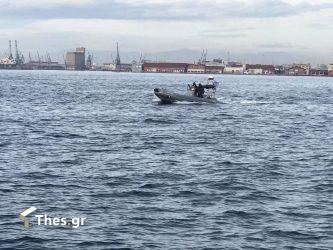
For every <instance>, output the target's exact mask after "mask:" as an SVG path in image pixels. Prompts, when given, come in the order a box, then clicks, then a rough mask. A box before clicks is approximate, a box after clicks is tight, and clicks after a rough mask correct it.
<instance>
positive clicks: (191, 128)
mask: <svg viewBox="0 0 333 250" xmlns="http://www.w3.org/2000/svg"><path fill="white" fill-rule="evenodd" d="M205 77H206V76H202V75H175V74H165V75H163V74H130V73H128V74H127V73H124V74H123V73H118V74H117V73H109V72H54V71H50V72H47V71H34V72H28V71H0V105H1V109H0V248H1V249H6V248H7V249H110V248H111V249H115V248H133V249H149V248H155V249H203V248H206V249H208V248H216V249H217V248H218V249H332V248H333V232H332V228H333V219H332V216H333V202H332V201H333V78H316V77H276V76H267V77H266V76H226V75H222V76H216V79H217V80H219V81H221V82H222V84H221V86H220V89H219V91H218V96H219V100H220V103H218V104H216V105H214V104H213V105H211V104H204V105H200V104H175V105H160V104H158V102H157V100H156V98H154V96H153V89H154V88H155V87H165V88H168V89H173V90H174V91H176V92H182V91H183V90H184V89H185V88H186V85H184V83H190V82H191V81H193V80H203V79H204V78H205ZM31 206H35V207H37V211H36V213H37V212H38V213H39V214H48V215H49V216H53V217H86V218H87V223H86V224H85V225H84V226H81V227H79V228H77V229H74V228H71V227H69V226H65V227H64V226H62V227H61V226H60V227H56V226H38V225H36V221H33V217H32V219H31V220H32V227H31V228H30V229H28V230H27V229H24V227H23V224H22V222H21V221H20V220H19V217H18V215H19V213H20V212H22V211H23V210H25V209H27V208H29V207H31Z"/></svg>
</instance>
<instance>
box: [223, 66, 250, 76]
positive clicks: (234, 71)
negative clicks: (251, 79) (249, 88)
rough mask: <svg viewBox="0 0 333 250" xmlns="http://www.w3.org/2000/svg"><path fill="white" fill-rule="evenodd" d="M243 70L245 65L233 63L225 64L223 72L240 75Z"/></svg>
mask: <svg viewBox="0 0 333 250" xmlns="http://www.w3.org/2000/svg"><path fill="white" fill-rule="evenodd" d="M244 71H245V65H240V64H235V65H227V66H225V68H224V74H235V75H242V74H244Z"/></svg>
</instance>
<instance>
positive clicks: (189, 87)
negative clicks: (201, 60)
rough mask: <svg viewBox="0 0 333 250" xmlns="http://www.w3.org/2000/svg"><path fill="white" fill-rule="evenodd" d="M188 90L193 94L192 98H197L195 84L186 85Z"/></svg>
mask: <svg viewBox="0 0 333 250" xmlns="http://www.w3.org/2000/svg"><path fill="white" fill-rule="evenodd" d="M188 89H189V90H190V91H191V92H192V93H193V95H194V96H198V86H197V83H196V82H193V83H192V85H190V84H189V85H188Z"/></svg>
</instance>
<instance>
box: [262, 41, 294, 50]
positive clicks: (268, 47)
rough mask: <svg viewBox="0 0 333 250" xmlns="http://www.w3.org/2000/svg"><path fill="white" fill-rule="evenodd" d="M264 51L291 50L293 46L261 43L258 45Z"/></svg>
mask: <svg viewBox="0 0 333 250" xmlns="http://www.w3.org/2000/svg"><path fill="white" fill-rule="evenodd" d="M256 46H257V47H259V48H262V49H291V48H293V46H292V45H291V44H290V43H277V42H276V43H259V44H257V45H256Z"/></svg>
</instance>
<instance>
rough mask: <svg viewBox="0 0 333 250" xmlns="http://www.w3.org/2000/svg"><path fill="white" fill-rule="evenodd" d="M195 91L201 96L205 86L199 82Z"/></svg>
mask: <svg viewBox="0 0 333 250" xmlns="http://www.w3.org/2000/svg"><path fill="white" fill-rule="evenodd" d="M197 92H198V97H200V98H203V95H204V94H205V88H204V86H202V84H201V83H199V86H198V90H197Z"/></svg>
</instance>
